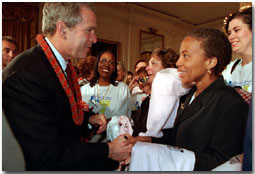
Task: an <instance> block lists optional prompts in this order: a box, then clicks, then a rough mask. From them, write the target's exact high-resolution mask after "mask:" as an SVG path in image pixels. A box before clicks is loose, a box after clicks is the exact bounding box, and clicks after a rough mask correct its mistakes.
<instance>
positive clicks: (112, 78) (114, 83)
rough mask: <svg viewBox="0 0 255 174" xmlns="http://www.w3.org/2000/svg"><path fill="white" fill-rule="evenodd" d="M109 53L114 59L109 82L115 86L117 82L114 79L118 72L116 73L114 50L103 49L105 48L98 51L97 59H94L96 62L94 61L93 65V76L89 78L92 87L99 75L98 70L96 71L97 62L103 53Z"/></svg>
mask: <svg viewBox="0 0 255 174" xmlns="http://www.w3.org/2000/svg"><path fill="white" fill-rule="evenodd" d="M106 52H107V53H111V54H112V55H113V57H114V61H115V64H114V72H113V73H112V75H111V79H110V83H111V84H112V85H113V86H117V85H118V82H117V81H116V78H117V76H118V73H117V58H116V56H115V55H114V52H113V51H112V50H110V49H105V50H102V51H100V52H99V53H98V55H97V60H96V63H95V66H94V77H93V78H92V79H91V81H90V86H91V87H93V86H95V85H96V83H97V81H98V79H99V77H100V75H99V72H98V64H99V61H100V58H101V56H102V54H103V53H106Z"/></svg>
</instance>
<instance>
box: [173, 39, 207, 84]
mask: <svg viewBox="0 0 255 174" xmlns="http://www.w3.org/2000/svg"><path fill="white" fill-rule="evenodd" d="M201 42H202V41H199V40H197V39H196V38H194V37H191V36H188V37H185V38H184V40H183V41H182V43H181V47H180V57H179V59H178V61H177V63H176V65H177V67H178V71H179V72H180V75H179V76H180V78H181V81H182V84H184V85H185V84H190V83H192V82H196V83H199V82H200V81H202V80H203V79H204V78H205V76H206V75H207V73H208V70H207V66H206V64H207V63H208V62H207V61H208V59H207V58H206V56H205V52H204V49H203V48H201V47H200V45H201Z"/></svg>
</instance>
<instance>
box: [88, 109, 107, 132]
mask: <svg viewBox="0 0 255 174" xmlns="http://www.w3.org/2000/svg"><path fill="white" fill-rule="evenodd" d="M89 123H90V124H92V125H98V126H99V129H98V130H97V132H96V134H101V133H102V132H104V131H105V129H106V126H107V121H106V117H105V115H104V114H95V115H92V116H90V117H89Z"/></svg>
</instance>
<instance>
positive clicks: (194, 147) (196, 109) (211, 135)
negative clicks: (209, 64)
mask: <svg viewBox="0 0 255 174" xmlns="http://www.w3.org/2000/svg"><path fill="white" fill-rule="evenodd" d="M195 91H196V89H195V88H192V89H191V91H190V92H189V93H188V94H187V95H186V96H184V97H183V98H182V99H181V101H182V100H183V99H184V98H185V99H184V103H181V104H180V107H179V110H178V113H177V117H176V120H175V124H174V127H173V128H172V129H168V130H164V132H163V133H164V136H163V138H161V139H153V142H157V143H163V144H170V145H174V146H178V147H182V148H186V149H188V150H191V151H193V152H194V153H195V157H196V163H195V170H203V171H208V170H211V169H213V168H215V167H217V166H218V165H220V164H222V163H223V162H225V161H227V160H228V159H229V158H231V157H233V156H234V155H236V154H240V153H242V144H243V137H244V131H245V123H246V119H247V114H248V105H247V104H246V103H245V102H244V101H243V99H242V98H241V96H240V95H239V94H238V93H237V92H236V91H235V90H234V89H233V88H232V87H229V86H226V85H225V84H224V80H223V78H222V77H219V78H218V79H217V80H215V81H214V82H213V83H212V84H211V85H210V86H209V87H207V88H206V89H205V90H204V91H203V92H202V93H201V94H200V95H199V96H197V97H196V98H195V99H194V100H193V102H192V103H191V104H190V105H189V102H190V100H191V97H192V95H193V94H194V92H195Z"/></svg>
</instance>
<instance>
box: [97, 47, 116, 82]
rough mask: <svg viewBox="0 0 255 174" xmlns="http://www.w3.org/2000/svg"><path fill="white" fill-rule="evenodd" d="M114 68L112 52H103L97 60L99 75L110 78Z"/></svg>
mask: <svg viewBox="0 0 255 174" xmlns="http://www.w3.org/2000/svg"><path fill="white" fill-rule="evenodd" d="M114 70H115V58H114V56H113V55H112V53H109V52H104V53H103V54H102V55H101V57H100V60H99V62H98V73H99V75H100V77H102V78H106V79H111V75H112V73H113V72H114Z"/></svg>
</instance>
